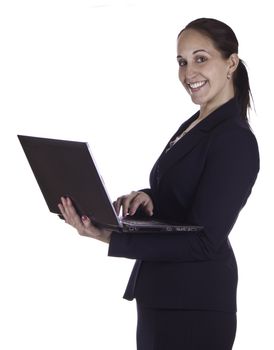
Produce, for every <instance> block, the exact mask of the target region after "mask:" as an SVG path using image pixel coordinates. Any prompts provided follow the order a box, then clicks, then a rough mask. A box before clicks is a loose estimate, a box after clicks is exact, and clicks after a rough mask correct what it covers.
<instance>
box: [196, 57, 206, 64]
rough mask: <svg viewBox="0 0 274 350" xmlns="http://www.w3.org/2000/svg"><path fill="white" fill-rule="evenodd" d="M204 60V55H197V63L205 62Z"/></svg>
mask: <svg viewBox="0 0 274 350" xmlns="http://www.w3.org/2000/svg"><path fill="white" fill-rule="evenodd" d="M206 60H207V58H206V57H204V56H199V57H197V59H196V62H198V63H203V62H205V61H206Z"/></svg>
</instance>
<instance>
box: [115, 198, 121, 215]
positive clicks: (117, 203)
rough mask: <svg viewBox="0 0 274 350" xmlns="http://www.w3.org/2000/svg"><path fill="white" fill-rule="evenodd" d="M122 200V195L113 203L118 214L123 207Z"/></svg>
mask: <svg viewBox="0 0 274 350" xmlns="http://www.w3.org/2000/svg"><path fill="white" fill-rule="evenodd" d="M121 200H122V197H119V198H117V199H116V201H115V202H114V203H113V206H114V209H115V211H116V214H117V215H119V213H120V209H121Z"/></svg>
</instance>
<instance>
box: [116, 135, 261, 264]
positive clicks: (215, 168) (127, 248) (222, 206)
mask: <svg viewBox="0 0 274 350" xmlns="http://www.w3.org/2000/svg"><path fill="white" fill-rule="evenodd" d="M258 171H259V151H258V146H257V142H256V139H255V136H254V135H253V133H252V132H251V131H250V130H248V129H242V128H238V129H235V130H232V131H231V130H230V131H227V132H226V133H222V134H220V135H218V136H217V137H215V138H214V140H213V141H212V142H211V145H210V147H209V150H208V155H207V161H206V164H205V167H204V171H203V174H202V176H201V178H200V181H199V184H198V187H197V190H196V191H195V194H194V196H193V200H192V203H191V205H190V207H189V210H188V212H187V217H185V220H186V222H190V223H193V224H195V225H200V226H203V227H204V230H203V231H201V232H184V233H180V232H167V233H162V232H161V233H118V232H113V233H112V236H111V241H110V245H109V255H110V256H116V257H126V258H132V259H141V260H146V261H201V260H210V259H218V256H220V254H221V256H223V255H222V253H221V252H222V249H223V247H224V246H225V245H226V246H227V244H228V243H227V237H228V235H229V232H230V231H231V229H232V227H233V225H234V223H235V221H236V219H237V217H238V214H239V212H240V210H241V209H242V207H243V206H244V205H245V203H246V201H247V199H248V197H249V195H250V193H251V190H252V187H253V185H254V183H255V180H256V177H257V173H258Z"/></svg>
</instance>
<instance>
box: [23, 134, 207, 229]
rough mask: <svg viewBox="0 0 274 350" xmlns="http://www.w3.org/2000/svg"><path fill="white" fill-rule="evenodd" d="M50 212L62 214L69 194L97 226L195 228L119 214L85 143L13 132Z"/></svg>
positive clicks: (77, 207)
mask: <svg viewBox="0 0 274 350" xmlns="http://www.w3.org/2000/svg"><path fill="white" fill-rule="evenodd" d="M17 136H18V138H19V141H20V143H21V146H22V148H23V150H24V153H25V155H26V157H27V160H28V162H29V165H30V167H31V169H32V172H33V174H34V176H35V178H36V181H37V183H38V185H39V187H40V189H41V192H42V194H43V196H44V199H45V201H46V203H47V206H48V208H49V210H50V212H51V213H54V214H57V215H58V216H59V217H60V218H62V215H61V213H60V211H59V208H58V203H60V198H61V197H62V196H63V197H69V198H70V199H71V200H72V202H73V205H74V206H75V208H76V210H77V212H78V214H79V215H80V216H82V215H87V216H88V217H89V218H90V219H91V221H92V222H93V223H94V224H95V225H97V226H100V227H105V228H109V229H113V230H117V231H122V232H132V231H143V232H144V231H145V232H155V231H180V232H183V231H199V230H201V229H202V227H200V226H192V225H182V224H177V223H170V222H169V223H167V222H162V221H159V220H154V219H152V218H150V217H148V218H147V219H143V218H142V219H136V218H132V217H130V216H127V217H124V218H123V217H120V216H118V215H117V213H116V211H115V209H114V206H113V204H112V202H111V200H110V197H109V195H108V193H107V190H106V187H105V185H104V182H103V180H102V177H101V176H100V173H99V172H98V169H97V166H96V164H95V161H94V158H93V156H92V154H91V152H90V150H89V145H88V143H87V142H79V141H68V140H58V139H49V138H42V137H34V136H26V135H17Z"/></svg>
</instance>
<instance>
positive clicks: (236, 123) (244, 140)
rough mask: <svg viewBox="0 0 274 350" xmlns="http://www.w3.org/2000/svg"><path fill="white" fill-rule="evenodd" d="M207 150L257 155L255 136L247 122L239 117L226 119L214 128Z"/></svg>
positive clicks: (257, 148)
mask: <svg viewBox="0 0 274 350" xmlns="http://www.w3.org/2000/svg"><path fill="white" fill-rule="evenodd" d="M209 150H211V151H218V152H222V151H225V150H226V151H225V152H226V153H227V154H229V153H231V154H236V153H239V152H244V153H246V154H249V155H251V154H252V155H253V156H255V155H256V157H259V147H258V142H257V139H256V136H255V134H254V132H253V130H252V129H251V127H250V125H249V124H248V122H246V121H244V120H240V119H230V120H227V121H226V122H225V123H222V125H219V127H217V128H215V129H214V130H213V131H212V133H211V135H210V141H209Z"/></svg>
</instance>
